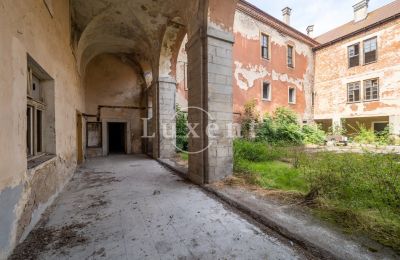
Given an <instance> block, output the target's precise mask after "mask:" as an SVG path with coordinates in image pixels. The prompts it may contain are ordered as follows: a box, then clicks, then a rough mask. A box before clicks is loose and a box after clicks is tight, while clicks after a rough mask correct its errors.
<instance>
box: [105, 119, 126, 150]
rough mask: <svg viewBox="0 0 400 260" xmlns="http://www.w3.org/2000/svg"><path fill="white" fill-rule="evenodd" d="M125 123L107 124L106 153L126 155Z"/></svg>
mask: <svg viewBox="0 0 400 260" xmlns="http://www.w3.org/2000/svg"><path fill="white" fill-rule="evenodd" d="M125 132H126V124H125V123H108V153H109V154H110V153H114V154H115V153H126V149H125V143H126V142H125V140H126V137H125Z"/></svg>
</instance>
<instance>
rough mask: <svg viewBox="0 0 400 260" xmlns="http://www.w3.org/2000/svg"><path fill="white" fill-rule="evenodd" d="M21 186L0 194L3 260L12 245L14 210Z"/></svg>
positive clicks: (0, 246) (0, 237)
mask: <svg viewBox="0 0 400 260" xmlns="http://www.w3.org/2000/svg"><path fill="white" fill-rule="evenodd" d="M22 189H23V185H19V186H16V187H14V188H10V187H8V188H5V189H4V190H2V191H1V192H0V259H5V258H6V256H7V255H8V253H9V250H10V248H11V244H12V243H13V240H14V238H13V234H12V233H13V230H14V227H15V225H16V220H17V217H16V213H15V208H16V207H17V205H18V202H19V200H20V198H21V193H22Z"/></svg>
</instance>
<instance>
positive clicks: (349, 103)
mask: <svg viewBox="0 0 400 260" xmlns="http://www.w3.org/2000/svg"><path fill="white" fill-rule="evenodd" d="M358 103H362V101H353V102H348V101H347V102H346V104H347V105H351V104H358Z"/></svg>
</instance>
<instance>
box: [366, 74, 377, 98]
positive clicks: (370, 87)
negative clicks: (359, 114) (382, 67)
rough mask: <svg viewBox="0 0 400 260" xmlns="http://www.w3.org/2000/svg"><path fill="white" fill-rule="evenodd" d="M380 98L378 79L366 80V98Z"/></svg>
mask: <svg viewBox="0 0 400 260" xmlns="http://www.w3.org/2000/svg"><path fill="white" fill-rule="evenodd" d="M377 99H379V82H378V79H368V80H365V81H364V100H367V101H368V100H377Z"/></svg>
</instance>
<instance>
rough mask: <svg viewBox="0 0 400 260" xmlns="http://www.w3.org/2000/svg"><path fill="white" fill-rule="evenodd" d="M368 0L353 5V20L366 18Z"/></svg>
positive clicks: (357, 20)
mask: <svg viewBox="0 0 400 260" xmlns="http://www.w3.org/2000/svg"><path fill="white" fill-rule="evenodd" d="M368 2H369V0H362V1H361V2H358V3H357V4H355V5H353V8H354V22H359V21H362V20H364V19H365V18H367V15H368Z"/></svg>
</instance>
